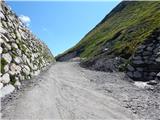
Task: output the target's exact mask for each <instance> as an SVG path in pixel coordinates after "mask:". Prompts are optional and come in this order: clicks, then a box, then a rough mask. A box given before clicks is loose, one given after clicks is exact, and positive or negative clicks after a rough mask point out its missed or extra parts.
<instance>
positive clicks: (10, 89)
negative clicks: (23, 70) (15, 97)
mask: <svg viewBox="0 0 160 120" xmlns="http://www.w3.org/2000/svg"><path fill="white" fill-rule="evenodd" d="M14 90H15V87H14V86H13V85H11V84H9V85H6V86H4V87H3V88H2V89H1V96H0V98H2V97H5V96H6V95H8V94H10V93H12V92H13V91H14Z"/></svg>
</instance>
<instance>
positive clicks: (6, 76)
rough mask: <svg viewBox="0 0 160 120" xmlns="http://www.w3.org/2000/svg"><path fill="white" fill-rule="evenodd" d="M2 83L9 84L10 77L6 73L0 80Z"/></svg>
mask: <svg viewBox="0 0 160 120" xmlns="http://www.w3.org/2000/svg"><path fill="white" fill-rule="evenodd" d="M0 81H1V82H2V83H4V84H7V83H9V82H10V75H9V74H8V73H5V74H4V75H3V76H2V77H1V80H0Z"/></svg>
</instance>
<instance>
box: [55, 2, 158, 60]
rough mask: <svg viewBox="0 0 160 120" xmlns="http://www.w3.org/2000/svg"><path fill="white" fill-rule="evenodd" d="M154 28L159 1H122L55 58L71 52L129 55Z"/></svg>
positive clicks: (88, 56) (89, 56)
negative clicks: (73, 44)
mask: <svg viewBox="0 0 160 120" xmlns="http://www.w3.org/2000/svg"><path fill="white" fill-rule="evenodd" d="M158 27H160V1H123V2H121V3H120V4H119V5H118V6H117V7H115V8H114V9H113V10H112V11H111V12H110V13H109V14H108V15H107V16H106V17H105V18H104V19H103V20H102V21H101V22H100V23H99V24H98V25H97V26H96V27H95V28H94V29H93V30H91V31H90V32H89V33H88V34H87V35H86V36H85V37H84V38H83V39H82V40H81V41H80V42H79V43H78V44H77V45H75V46H74V47H73V48H71V49H69V50H67V51H66V52H65V53H63V54H61V55H59V56H57V58H60V57H62V56H65V55H67V54H68V53H72V52H73V51H77V54H76V56H80V57H81V58H87V59H89V58H92V57H94V56H97V55H100V54H102V53H107V54H112V55H116V56H121V57H124V58H129V57H130V56H131V55H132V54H133V53H134V51H135V50H136V48H137V46H138V45H139V44H140V43H142V42H143V41H144V40H145V39H146V37H148V36H149V35H150V34H151V33H152V32H153V30H154V29H155V28H158Z"/></svg>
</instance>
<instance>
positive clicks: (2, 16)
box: [0, 11, 5, 19]
mask: <svg viewBox="0 0 160 120" xmlns="http://www.w3.org/2000/svg"><path fill="white" fill-rule="evenodd" d="M0 19H5V16H4V15H3V13H2V12H1V11H0Z"/></svg>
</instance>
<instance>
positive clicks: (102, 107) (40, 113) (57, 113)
mask: <svg viewBox="0 0 160 120" xmlns="http://www.w3.org/2000/svg"><path fill="white" fill-rule="evenodd" d="M80 69H82V68H80V67H79V66H78V64H77V63H74V62H72V63H69V62H63V63H56V64H55V65H53V66H52V67H51V68H50V69H49V70H48V71H47V72H46V73H45V74H44V75H43V76H42V77H40V78H39V79H41V81H40V82H39V83H38V84H37V85H36V86H34V87H32V88H31V89H29V90H27V91H25V92H24V93H23V95H22V96H20V97H19V98H18V99H17V100H14V102H13V103H12V104H10V105H9V106H6V108H5V110H4V111H2V113H3V114H4V119H30V120H31V119H34V120H35V119H69V120H71V119H107V120H112V119H114V120H115V119H118V120H130V119H134V117H133V116H132V113H130V112H129V111H128V110H127V109H125V108H123V107H122V106H121V105H120V104H119V102H118V101H117V100H116V99H113V98H111V97H109V96H105V95H103V94H102V93H99V92H98V91H96V90H94V89H92V87H91V86H90V80H89V79H88V78H87V77H85V75H84V74H83V72H82V71H81V70H80ZM106 79H107V78H106Z"/></svg>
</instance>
